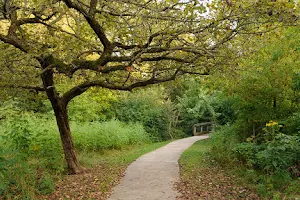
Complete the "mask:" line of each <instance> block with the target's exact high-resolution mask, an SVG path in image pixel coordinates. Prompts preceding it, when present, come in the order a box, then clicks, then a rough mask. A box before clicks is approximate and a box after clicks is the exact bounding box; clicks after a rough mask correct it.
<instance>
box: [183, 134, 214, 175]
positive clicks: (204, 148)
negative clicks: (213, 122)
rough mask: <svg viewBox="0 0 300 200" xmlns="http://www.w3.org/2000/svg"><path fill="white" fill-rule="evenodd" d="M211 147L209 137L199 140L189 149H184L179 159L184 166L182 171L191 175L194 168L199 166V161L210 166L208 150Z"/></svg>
mask: <svg viewBox="0 0 300 200" xmlns="http://www.w3.org/2000/svg"><path fill="white" fill-rule="evenodd" d="M210 148H211V141H210V140H209V139H206V140H200V141H197V142H196V143H195V144H193V145H192V146H191V147H190V148H189V149H187V150H186V151H184V152H183V153H182V155H181V157H180V159H179V164H181V165H182V166H184V167H183V168H182V172H183V173H184V174H185V175H190V174H191V173H192V171H193V169H195V168H197V167H199V162H201V165H202V166H209V163H208V160H207V152H209V150H210Z"/></svg>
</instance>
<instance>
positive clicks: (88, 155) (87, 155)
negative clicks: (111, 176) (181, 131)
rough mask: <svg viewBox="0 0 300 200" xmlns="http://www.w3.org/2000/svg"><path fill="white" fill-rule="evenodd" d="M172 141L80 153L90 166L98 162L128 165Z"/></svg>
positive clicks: (84, 163)
mask: <svg viewBox="0 0 300 200" xmlns="http://www.w3.org/2000/svg"><path fill="white" fill-rule="evenodd" d="M169 142H170V141H165V142H158V143H150V144H140V145H135V146H125V147H123V148H122V149H119V150H118V149H111V150H106V151H104V153H103V152H101V153H99V152H97V151H82V152H80V153H79V160H80V162H81V163H82V164H83V165H85V166H88V167H93V166H96V165H98V164H103V163H106V164H110V165H127V164H129V163H131V162H133V161H134V160H136V159H137V158H138V157H140V156H141V155H143V154H145V153H148V152H150V151H153V150H155V149H157V148H160V147H162V146H164V145H166V144H168V143H169Z"/></svg>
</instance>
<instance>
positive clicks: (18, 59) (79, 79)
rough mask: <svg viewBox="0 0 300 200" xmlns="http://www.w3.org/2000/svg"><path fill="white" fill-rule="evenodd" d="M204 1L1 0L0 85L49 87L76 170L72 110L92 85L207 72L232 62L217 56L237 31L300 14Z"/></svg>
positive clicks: (119, 86)
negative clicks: (65, 85)
mask: <svg viewBox="0 0 300 200" xmlns="http://www.w3.org/2000/svg"><path fill="white" fill-rule="evenodd" d="M205 2H206V1H203V2H201V1H196V0H190V1H175V0H168V1H154V0H153V1H152V0H149V1H144V0H140V1H135V0H112V1H106V0H102V1H98V0H76V1H75V0H40V1H36V0H25V1H21V0H2V1H1V5H0V7H1V11H0V13H1V16H0V24H1V28H0V31H1V32H0V41H2V43H1V44H0V45H1V48H2V49H3V55H2V56H3V57H4V58H3V59H4V62H3V63H2V64H1V68H2V69H3V70H1V71H2V76H1V79H2V80H1V81H0V84H1V86H2V87H6V88H19V89H31V90H34V91H36V92H46V94H47V97H48V99H49V100H50V102H51V104H52V107H53V110H54V113H55V117H56V121H57V125H58V128H59V132H60V136H61V141H62V146H63V149H64V154H65V159H66V161H67V165H68V169H69V172H70V173H79V172H81V171H82V170H83V169H82V167H81V166H80V165H79V162H78V159H77V156H76V152H75V149H74V145H73V141H72V137H71V131H70V127H69V121H68V113H67V105H68V103H69V102H70V101H71V100H72V99H73V98H75V97H76V96H79V95H80V94H82V93H84V92H85V91H87V90H88V89H89V88H90V87H94V86H98V87H102V88H108V89H112V90H128V91H130V90H132V89H134V88H137V87H143V86H146V85H150V84H158V83H162V82H166V81H170V80H174V79H175V78H176V77H177V76H180V75H183V74H186V73H191V74H198V75H207V74H209V72H210V70H211V69H212V67H214V66H217V64H218V65H220V64H224V63H226V61H229V60H230V59H228V58H226V57H225V56H224V55H220V53H222V52H224V51H223V49H224V48H225V47H227V46H228V45H229V46H230V43H229V42H230V41H231V40H233V39H234V38H236V37H237V35H238V34H239V33H241V34H246V33H247V34H254V33H255V34H257V33H261V32H264V31H266V30H267V29H272V28H274V27H276V26H280V24H282V22H285V21H289V22H292V23H293V22H295V19H296V18H295V17H296V16H293V15H294V12H295V10H294V7H295V5H294V3H291V2H290V3H286V2H284V1H283V2H281V3H278V2H269V1H259V2H254V3H249V2H247V1H240V2H232V1H216V2H212V3H210V4H208V3H205ZM208 7H209V12H207V9H208ZM205 13H206V14H205ZM263 25H268V26H269V27H265V28H261V27H263ZM231 50H233V48H231ZM229 51H230V48H229ZM229 51H228V52H229ZM229 55H233V54H229V53H228V55H227V56H229ZM8 74H10V75H8ZM11 77H13V78H11ZM63 77H69V78H70V81H72V83H73V84H70V88H69V89H68V90H67V91H61V90H59V87H57V86H58V85H59V84H57V83H59V80H60V79H62V78H63ZM40 82H42V87H41V86H40V85H41V83H40Z"/></svg>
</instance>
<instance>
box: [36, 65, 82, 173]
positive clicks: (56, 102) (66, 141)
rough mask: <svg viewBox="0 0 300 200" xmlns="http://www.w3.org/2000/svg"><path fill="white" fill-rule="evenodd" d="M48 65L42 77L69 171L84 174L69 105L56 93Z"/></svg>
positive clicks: (51, 72)
mask: <svg viewBox="0 0 300 200" xmlns="http://www.w3.org/2000/svg"><path fill="white" fill-rule="evenodd" d="M46 64H47V63H43V65H45V67H44V69H45V71H44V72H43V73H42V75H41V77H42V80H43V86H44V88H45V90H46V93H47V96H48V99H49V100H50V102H51V104H52V108H53V110H54V114H55V117H56V123H57V126H58V129H59V133H60V138H61V142H62V146H63V150H64V154H65V159H66V162H67V166H68V171H69V173H70V174H78V173H81V172H83V171H84V169H83V168H82V167H81V166H80V164H79V162H78V159H77V154H76V151H75V147H74V144H73V140H72V136H71V131H70V125H69V119H68V112H67V103H65V102H64V101H63V100H62V98H61V97H60V96H59V94H58V93H57V92H56V90H55V87H54V81H53V69H46V67H47V65H46Z"/></svg>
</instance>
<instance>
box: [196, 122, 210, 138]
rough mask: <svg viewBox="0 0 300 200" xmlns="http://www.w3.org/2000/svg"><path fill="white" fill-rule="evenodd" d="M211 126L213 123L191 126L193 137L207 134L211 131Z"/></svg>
mask: <svg viewBox="0 0 300 200" xmlns="http://www.w3.org/2000/svg"><path fill="white" fill-rule="evenodd" d="M213 125H214V123H213V122H204V123H198V124H194V126H193V132H194V135H202V134H207V133H209V132H210V131H211V129H212V127H213Z"/></svg>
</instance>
